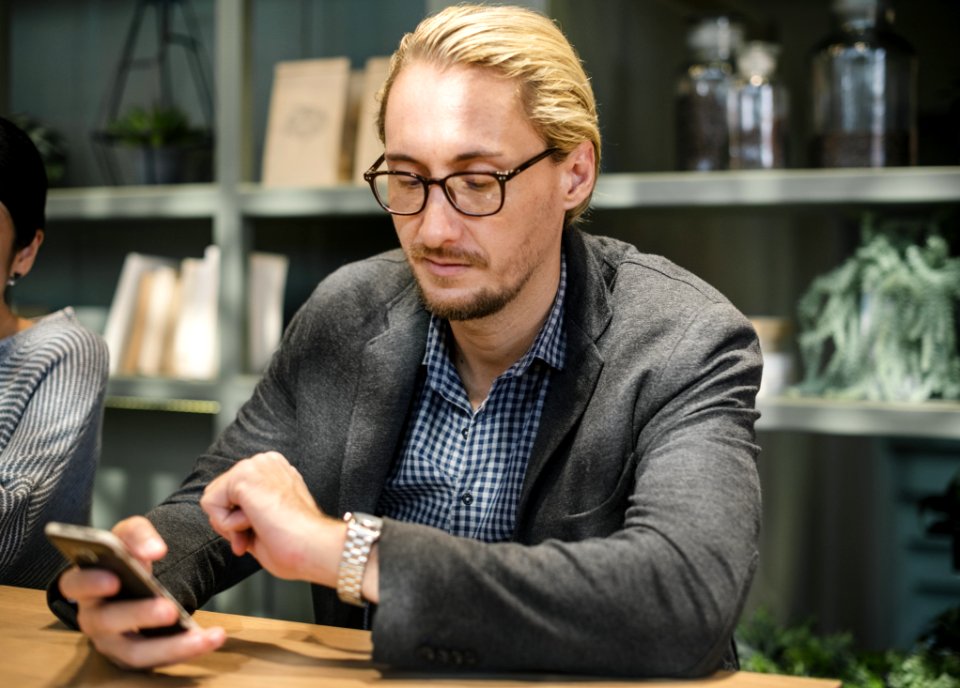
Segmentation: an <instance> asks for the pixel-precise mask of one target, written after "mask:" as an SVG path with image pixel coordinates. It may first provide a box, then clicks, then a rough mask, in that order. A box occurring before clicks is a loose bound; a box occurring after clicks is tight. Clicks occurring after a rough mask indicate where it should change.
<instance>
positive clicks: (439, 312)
mask: <svg viewBox="0 0 960 688" xmlns="http://www.w3.org/2000/svg"><path fill="white" fill-rule="evenodd" d="M417 286H418V288H419V284H418V285H417ZM419 291H420V300H421V301H422V302H423V305H424V308H426V309H427V311H428V312H429V313H430V314H431V315H435V316H436V317H438V318H443V319H444V320H453V321H462V320H478V319H480V318H486V317H487V316H490V315H493V314H494V313H498V312H499V311H500V310H502V309H503V307H504V306H506V305H507V303H509V302H510V298H509V296H508V295H505V294H492V293H490V292H486V291H481V292H480V293H477V294H469V295H466V296H462V297H459V298H455V297H448V298H442V297H438V296H437V295H435V294H429V295H428V294H426V293H425V292H424V291H423V289H422V288H420V289H419Z"/></svg>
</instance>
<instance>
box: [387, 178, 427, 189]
mask: <svg viewBox="0 0 960 688" xmlns="http://www.w3.org/2000/svg"><path fill="white" fill-rule="evenodd" d="M393 183H394V184H395V185H396V187H397V188H398V189H403V190H404V191H409V190H410V189H415V188H416V187H418V186H420V180H419V179H416V178H415V177H407V176H405V175H395V176H394V178H393Z"/></svg>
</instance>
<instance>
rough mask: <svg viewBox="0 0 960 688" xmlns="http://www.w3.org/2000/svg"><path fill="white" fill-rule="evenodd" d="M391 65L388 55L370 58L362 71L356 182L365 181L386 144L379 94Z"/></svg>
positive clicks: (357, 128) (354, 171)
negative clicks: (379, 115)
mask: <svg viewBox="0 0 960 688" xmlns="http://www.w3.org/2000/svg"><path fill="white" fill-rule="evenodd" d="M389 68H390V58H389V57H371V58H369V59H368V60H367V63H366V66H365V67H364V70H363V90H362V93H361V95H360V107H359V111H358V114H357V125H356V144H355V145H354V151H353V181H354V183H355V184H365V183H366V182H364V181H363V173H364V172H366V171H367V170H368V169H370V165H372V164H373V163H374V161H375V160H376V159H377V158H378V157H380V154H381V153H382V152H383V143H382V142H381V141H380V135H379V134H378V133H377V113H379V111H380V103H379V101H378V100H377V93H378V92H379V91H380V87H381V86H383V82H384V81H385V80H386V78H387V71H388V70H389Z"/></svg>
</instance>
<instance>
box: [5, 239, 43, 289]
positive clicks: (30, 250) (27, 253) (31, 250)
mask: <svg viewBox="0 0 960 688" xmlns="http://www.w3.org/2000/svg"><path fill="white" fill-rule="evenodd" d="M42 243H43V230H42V229H38V230H37V233H36V235H35V236H34V237H33V241H31V242H30V243H29V244H27V245H26V246H24V247H23V248H22V249H20V250H19V251H17V252H16V253H15V254H14V255H13V265H12V266H11V268H10V272H11V273H14V272H15V273H17V274H18V275H20V276H21V277H22V276H23V275H26V274H27V273H28V272H30V268H32V267H33V261H35V260H36V259H37V252H38V251H39V250H40V244H42Z"/></svg>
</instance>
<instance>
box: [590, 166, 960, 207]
mask: <svg viewBox="0 0 960 688" xmlns="http://www.w3.org/2000/svg"><path fill="white" fill-rule="evenodd" d="M858 203H870V204H901V203H960V167H899V168H885V169H843V170H835V169H830V170H825V169H817V170H749V171H746V170H745V171H737V172H664V173H640V174H607V175H601V177H600V180H599V182H598V183H597V188H596V191H595V192H594V195H593V206H594V207H595V208H641V207H687V206H731V207H736V206H778V205H783V206H793V205H850V204H858Z"/></svg>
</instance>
